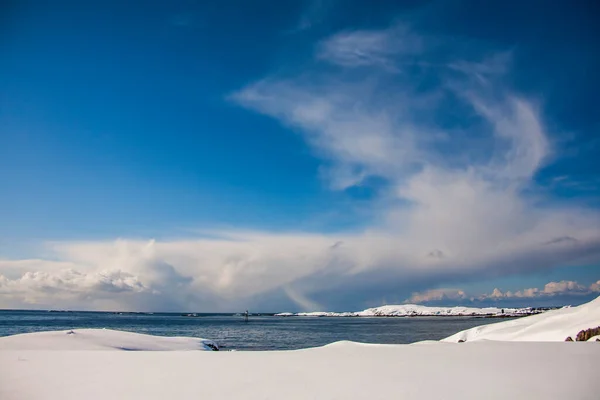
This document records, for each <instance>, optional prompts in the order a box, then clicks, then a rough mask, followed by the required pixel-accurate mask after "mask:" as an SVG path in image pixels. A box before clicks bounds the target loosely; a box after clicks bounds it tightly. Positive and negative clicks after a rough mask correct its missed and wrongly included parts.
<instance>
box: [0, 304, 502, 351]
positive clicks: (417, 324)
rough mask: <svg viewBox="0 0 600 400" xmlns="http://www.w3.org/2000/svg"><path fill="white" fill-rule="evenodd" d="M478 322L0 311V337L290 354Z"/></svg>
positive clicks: (432, 334) (420, 336)
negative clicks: (105, 336)
mask: <svg viewBox="0 0 600 400" xmlns="http://www.w3.org/2000/svg"><path fill="white" fill-rule="evenodd" d="M492 322H498V320H497V319H493V318H480V317H388V318H385V317H382V318H378V317H276V316H272V315H250V317H249V319H248V321H247V322H246V321H245V319H244V317H243V316H240V315H234V314H191V315H187V314H177V313H113V312H81V311H23V310H0V336H7V335H14V334H18V333H28V332H39V331H48V330H68V329H77V328H100V329H102V328H106V329H117V330H124V331H130V332H137V333H145V334H150V335H160V336H193V337H201V338H205V339H212V340H214V341H216V342H217V343H219V345H220V346H221V347H223V349H230V350H292V349H302V348H308V347H316V346H323V345H326V344H329V343H333V342H337V341H340V340H351V341H355V342H363V343H387V344H402V343H413V342H418V341H422V340H439V339H442V338H444V337H447V336H450V335H452V334H454V333H456V332H458V331H461V330H464V329H468V328H472V327H474V326H478V325H483V324H489V323H492Z"/></svg>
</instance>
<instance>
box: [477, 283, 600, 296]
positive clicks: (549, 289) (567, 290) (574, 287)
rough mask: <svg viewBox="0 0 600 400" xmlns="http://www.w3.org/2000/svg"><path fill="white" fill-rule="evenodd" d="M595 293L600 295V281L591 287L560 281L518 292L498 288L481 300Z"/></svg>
mask: <svg viewBox="0 0 600 400" xmlns="http://www.w3.org/2000/svg"><path fill="white" fill-rule="evenodd" d="M593 293H600V281H598V282H596V283H592V284H591V285H590V286H584V285H581V284H579V283H577V282H575V281H560V282H548V283H547V284H546V285H544V288H543V289H538V288H527V289H523V290H518V291H516V292H511V291H507V292H502V291H501V290H500V289H498V288H496V289H494V290H493V292H492V293H491V294H484V295H481V296H479V299H480V300H484V299H488V298H489V299H495V300H497V299H510V298H515V297H516V298H535V297H547V296H560V295H566V294H569V295H589V294H593Z"/></svg>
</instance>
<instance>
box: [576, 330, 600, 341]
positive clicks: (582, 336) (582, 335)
mask: <svg viewBox="0 0 600 400" xmlns="http://www.w3.org/2000/svg"><path fill="white" fill-rule="evenodd" d="M598 335H600V326H597V327H595V328H590V329H586V330H583V331H580V332H579V333H578V334H577V337H576V338H575V340H576V341H577V342H587V341H588V340H589V339H591V338H592V337H594V336H598Z"/></svg>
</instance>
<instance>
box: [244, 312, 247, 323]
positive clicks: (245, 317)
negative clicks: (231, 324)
mask: <svg viewBox="0 0 600 400" xmlns="http://www.w3.org/2000/svg"><path fill="white" fill-rule="evenodd" d="M244 322H248V310H246V312H245V313H244Z"/></svg>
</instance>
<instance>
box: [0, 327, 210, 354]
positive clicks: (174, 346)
mask: <svg viewBox="0 0 600 400" xmlns="http://www.w3.org/2000/svg"><path fill="white" fill-rule="evenodd" d="M218 349H219V347H218V345H217V344H216V343H215V342H213V341H211V340H207V339H199V338H192V337H165V336H152V335H143V334H141V333H133V332H123V331H114V330H110V329H75V330H72V331H49V332H35V333H24V334H21V335H12V336H6V337H1V338H0V351H1V350H147V351H164V350H207V351H209V350H218Z"/></svg>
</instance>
